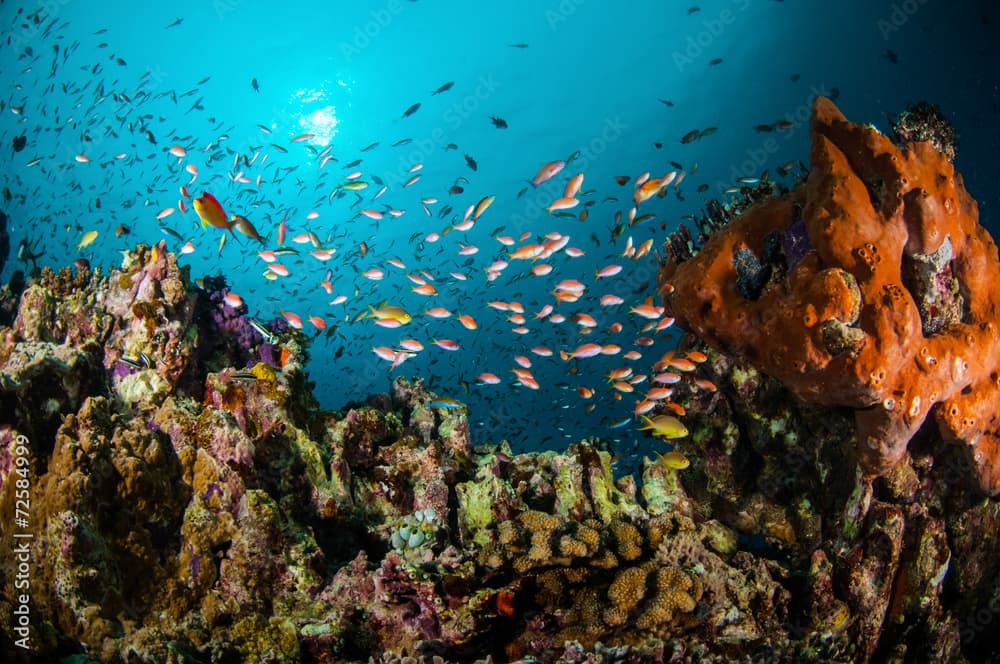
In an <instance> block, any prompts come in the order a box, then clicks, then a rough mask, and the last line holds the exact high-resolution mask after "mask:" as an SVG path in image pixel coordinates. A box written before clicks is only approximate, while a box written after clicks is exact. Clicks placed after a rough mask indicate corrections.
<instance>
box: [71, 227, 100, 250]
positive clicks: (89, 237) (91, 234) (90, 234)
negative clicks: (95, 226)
mask: <svg viewBox="0 0 1000 664" xmlns="http://www.w3.org/2000/svg"><path fill="white" fill-rule="evenodd" d="M96 239H97V231H87V232H86V233H84V234H83V236H82V237H81V238H80V242H79V243H77V245H76V249H77V251H79V250H80V249H84V248H86V247H89V246H90V245H91V244H93V242H94V240H96Z"/></svg>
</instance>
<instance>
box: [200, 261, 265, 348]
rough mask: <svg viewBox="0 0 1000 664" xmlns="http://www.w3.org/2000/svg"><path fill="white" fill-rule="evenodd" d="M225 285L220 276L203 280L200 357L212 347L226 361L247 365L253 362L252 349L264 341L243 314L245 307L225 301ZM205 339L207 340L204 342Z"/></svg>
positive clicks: (226, 291)
mask: <svg viewBox="0 0 1000 664" xmlns="http://www.w3.org/2000/svg"><path fill="white" fill-rule="evenodd" d="M227 293H229V287H228V286H227V285H226V282H225V280H224V279H223V278H222V277H207V278H206V279H205V304H207V307H206V310H207V311H206V314H207V315H206V316H204V317H203V319H202V320H203V321H205V323H206V324H205V325H203V327H202V329H201V334H200V337H201V339H202V342H203V343H202V353H203V357H207V356H208V355H210V354H211V353H212V352H213V351H214V350H220V351H221V352H222V353H223V354H225V355H226V357H227V359H228V360H229V362H228V363H229V364H232V365H235V366H247V365H249V364H255V363H256V362H257V352H256V350H255V349H256V348H257V347H258V346H259V345H260V344H261V343H262V342H263V341H264V338H263V337H262V336H261V334H260V332H258V331H257V330H256V329H255V328H254V326H253V325H252V324H251V323H250V319H249V318H248V317H247V315H246V313H247V307H246V305H245V304H241V305H240V306H239V307H232V306H230V305H229V304H228V303H227V302H226V301H225V297H226V294H227ZM205 342H208V343H205Z"/></svg>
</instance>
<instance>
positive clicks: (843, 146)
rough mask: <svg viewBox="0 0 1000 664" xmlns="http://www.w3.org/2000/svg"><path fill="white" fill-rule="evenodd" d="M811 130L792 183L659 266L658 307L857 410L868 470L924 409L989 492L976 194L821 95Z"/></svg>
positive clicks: (994, 266)
mask: <svg viewBox="0 0 1000 664" xmlns="http://www.w3.org/2000/svg"><path fill="white" fill-rule="evenodd" d="M811 132H812V133H811V136H812V151H811V155H810V159H811V162H812V170H811V172H810V174H809V176H808V178H807V180H806V181H805V182H804V183H803V184H801V185H799V186H797V187H796V188H795V189H793V190H792V191H791V192H789V193H788V195H785V196H782V197H777V198H771V199H769V200H767V201H765V202H763V203H761V204H760V205H758V206H756V207H753V208H751V209H749V210H747V211H746V212H745V213H744V214H742V215H741V216H739V217H738V218H736V219H735V220H734V221H732V223H730V224H728V225H726V226H724V227H723V228H721V229H720V230H718V231H717V232H716V233H714V234H713V236H712V237H711V238H710V239H709V241H708V242H707V243H706V244H705V246H704V247H703V248H702V249H701V250H700V251H699V252H698V253H697V255H694V256H693V257H691V258H687V259H686V260H685V258H686V256H684V255H674V257H672V258H670V259H669V260H668V261H667V262H666V263H665V264H664V265H663V267H662V268H661V272H660V284H661V292H662V294H663V296H664V300H665V302H666V305H667V308H668V310H669V313H670V315H672V316H674V317H675V318H676V319H677V321H678V323H679V324H680V325H681V326H683V327H685V328H687V329H689V330H691V331H693V332H695V333H696V334H697V335H698V336H699V337H701V338H702V339H703V340H705V341H706V342H708V343H709V344H711V345H712V346H714V347H716V348H718V349H721V350H722V351H724V352H730V353H736V354H738V355H741V356H743V357H745V358H747V359H748V360H749V361H750V362H752V363H753V364H754V365H755V366H757V367H758V368H760V369H761V370H762V371H764V372H765V373H767V374H770V375H772V376H774V377H776V378H778V379H779V380H781V381H782V382H783V383H784V384H785V385H786V386H787V387H788V388H789V389H790V390H791V391H792V392H793V393H794V394H795V395H796V396H798V397H799V398H800V399H802V400H804V401H806V402H810V403H817V404H823V405H829V406H846V407H849V408H852V409H854V415H855V421H856V425H857V443H858V444H857V449H858V454H859V457H860V460H861V463H862V466H863V468H864V469H865V471H866V472H867V473H868V474H869V475H871V476H877V475H883V474H885V473H886V472H888V471H889V470H891V469H892V468H893V467H895V466H896V465H897V464H898V463H899V462H900V460H901V459H902V458H903V457H904V456H905V454H906V451H907V445H908V443H909V441H910V439H911V438H912V437H913V435H914V434H915V433H916V431H917V430H918V429H919V428H920V426H921V425H922V424H923V423H924V421H925V419H926V417H927V415H928V414H929V413H931V412H932V411H933V414H934V417H935V419H936V421H937V424H938V427H939V428H940V430H941V434H942V437H943V438H945V439H946V440H950V441H952V442H956V443H961V444H962V445H963V446H964V447H965V449H966V451H967V454H968V456H969V458H970V461H971V465H972V467H973V469H974V476H975V480H976V482H977V484H978V486H979V488H980V489H981V490H982V491H983V492H985V493H987V494H989V495H996V494H998V493H1000V420H998V419H997V418H998V416H997V414H996V408H995V404H996V403H997V402H998V398H1000V377H998V364H1000V337H998V334H997V333H998V327H1000V311H998V309H997V305H996V299H997V294H996V292H995V289H996V284H997V283H1000V262H998V260H997V247H996V245H995V244H994V242H993V240H992V238H991V237H990V236H989V234H988V233H987V232H986V230H985V229H984V228H983V227H982V226H980V225H979V222H978V216H979V213H978V208H977V206H976V202H975V201H974V200H973V199H972V197H971V196H970V195H969V194H968V192H967V191H966V190H965V187H964V185H963V180H962V177H961V175H959V174H958V173H956V172H955V170H954V167H953V166H952V164H951V163H950V161H949V160H948V158H947V157H946V156H945V155H942V154H941V153H940V152H938V151H937V150H935V149H934V147H933V145H931V144H930V143H925V142H924V143H913V144H911V145H907V146H904V147H902V148H900V147H897V146H896V145H894V144H893V143H892V141H891V140H890V139H889V138H888V137H886V136H883V135H881V134H879V133H878V132H877V131H876V130H875V129H873V128H870V127H867V126H864V125H859V124H853V123H850V122H848V121H847V120H846V119H845V118H844V116H843V115H842V114H841V113H840V112H839V111H838V110H837V108H836V107H835V106H834V105H833V103H832V102H831V101H830V100H828V99H826V98H823V97H819V98H817V99H816V101H815V104H814V108H813V117H812V127H811ZM799 219H801V221H802V222H803V223H804V225H805V231H806V234H807V236H808V242H809V246H810V247H811V248H810V250H809V251H808V252H806V253H805V255H803V256H802V257H801V259H800V260H798V262H797V263H796V264H794V265H792V264H791V263H790V261H789V258H790V256H788V255H784V252H783V251H782V250H781V246H782V244H785V245H788V244H789V243H787V242H785V243H783V242H782V241H783V240H784V239H785V238H786V236H787V235H789V234H790V233H792V232H793V229H794V228H795V224H796V223H797V221H798V220H799ZM796 232H798V233H800V232H801V229H799V231H796ZM797 239H798V240H801V238H797ZM797 244H799V245H800V244H801V242H797ZM796 253H798V250H797V251H796ZM750 255H752V256H753V258H754V260H753V261H749V260H748V256H750ZM796 258H798V256H796ZM749 263H755V264H760V265H761V266H763V267H762V268H761V269H762V270H763V269H765V268H766V269H767V272H766V280H765V282H764V283H757V280H755V278H756V277H759V276H761V275H762V274H765V273H764V272H761V271H760V270H758V271H752V270H748V269H747V267H746V266H747V265H748V264H749ZM750 272H753V274H750Z"/></svg>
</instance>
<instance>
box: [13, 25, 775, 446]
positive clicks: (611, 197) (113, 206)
mask: <svg viewBox="0 0 1000 664" xmlns="http://www.w3.org/2000/svg"><path fill="white" fill-rule="evenodd" d="M18 25H23V26H27V27H29V28H32V29H35V30H36V31H37V32H38V34H39V36H40V37H41V39H40V40H36V41H35V42H34V43H33V45H31V46H25V47H23V48H22V49H21V50H20V52H19V53H18V60H17V63H18V66H19V67H20V69H21V70H20V72H19V77H20V79H21V80H33V81H34V82H35V84H36V85H37V88H36V91H35V93H33V94H30V95H29V90H28V89H27V87H25V88H24V89H19V90H18V91H17V92H14V93H11V94H10V95H9V96H8V99H5V100H2V101H0V112H3V113H6V114H14V115H15V116H16V123H15V125H14V127H15V128H14V132H13V133H12V132H11V131H10V130H7V129H6V127H7V126H8V125H7V124H5V125H4V127H5V134H4V136H3V138H4V140H10V139H11V138H14V134H21V133H26V134H27V136H28V139H29V140H28V147H29V149H28V150H27V151H26V152H25V153H24V154H23V155H17V156H16V159H17V163H16V166H17V168H18V169H22V170H23V171H26V172H28V173H30V174H31V177H33V178H35V179H36V180H37V179H38V178H39V177H40V178H41V180H42V181H43V182H44V183H45V184H44V186H43V185H37V186H36V187H35V188H34V190H33V191H32V190H31V189H30V187H29V186H28V185H26V184H25V182H23V181H22V180H21V177H22V176H21V175H20V173H19V174H17V175H15V176H14V178H13V180H12V181H11V182H10V185H9V186H10V188H11V189H14V190H15V191H19V192H21V193H19V194H17V195H16V196H15V198H20V201H15V203H16V202H21V203H22V204H23V205H24V206H25V207H24V209H27V208H29V207H30V205H31V201H39V200H42V198H43V197H45V194H44V193H43V192H44V191H45V190H46V189H48V188H51V189H52V190H56V191H59V190H67V189H68V190H69V191H71V192H72V194H73V195H72V196H67V197H65V198H62V199H56V200H51V198H49V199H46V205H47V207H46V209H45V210H44V215H45V216H46V217H47V218H48V219H50V220H51V221H50V222H49V223H51V224H52V227H53V231H52V238H53V243H61V244H62V245H63V246H65V247H66V250H65V251H66V255H67V256H76V255H79V254H81V253H83V254H85V255H90V256H93V257H96V258H100V257H105V256H112V255H114V253H115V252H117V251H120V250H122V249H124V248H127V247H130V246H132V245H134V244H136V243H139V242H145V243H149V244H153V243H156V242H158V241H160V240H161V239H166V241H167V247H168V249H170V250H172V251H175V252H177V253H178V254H181V255H182V256H184V257H186V260H187V261H189V264H190V265H191V267H192V276H199V275H207V274H213V273H215V272H220V271H221V272H222V273H223V274H224V275H225V277H226V278H227V280H228V283H229V284H230V285H231V292H230V293H229V294H228V295H227V296H226V298H225V303H226V305H228V306H233V307H236V308H240V307H246V310H247V312H248V315H250V314H252V315H254V316H255V317H256V318H257V319H260V320H268V319H272V318H281V319H283V320H284V321H285V323H286V324H287V325H288V326H289V327H291V328H294V329H299V330H303V331H305V332H307V333H309V334H311V335H313V336H314V341H313V347H312V351H311V352H312V356H313V364H312V365H311V366H310V367H308V369H309V370H310V372H311V373H312V374H313V377H314V378H317V379H319V380H321V381H322V380H323V379H326V380H327V381H329V382H334V383H337V384H338V385H339V386H341V387H343V386H344V385H345V384H347V385H348V386H349V387H350V392H349V393H345V394H344V395H343V401H346V400H348V399H350V398H353V399H359V398H364V396H365V392H364V390H365V389H369V388H373V391H384V390H385V388H386V383H385V382H383V381H384V380H385V378H386V377H391V376H392V375H393V372H403V371H409V370H410V369H411V368H412V370H413V373H414V374H416V375H419V376H421V377H423V378H425V379H426V380H427V381H428V384H429V387H430V388H431V389H432V390H434V391H435V392H437V393H438V394H440V395H442V401H441V403H451V402H450V401H448V400H449V399H458V400H460V401H462V402H465V403H468V404H470V407H471V413H470V420H471V421H472V422H473V423H474V425H475V426H477V427H479V429H480V432H479V433H480V435H481V436H482V438H481V439H484V438H493V437H497V438H498V437H501V436H502V437H507V438H510V439H511V440H512V442H514V443H515V444H516V443H518V442H520V443H522V444H524V443H526V442H527V441H529V440H530V439H531V437H532V436H533V435H535V434H536V432H537V431H539V430H540V428H539V427H541V426H542V425H543V424H546V422H545V420H548V422H549V423H554V424H555V425H556V428H557V429H558V430H559V431H560V432H562V433H563V434H564V436H565V437H566V438H571V437H578V434H579V428H574V425H575V424H576V423H577V422H586V421H596V422H599V428H598V430H596V431H593V432H592V433H593V435H601V436H608V437H614V436H619V435H621V434H620V431H621V430H623V429H627V430H631V432H632V434H633V435H639V436H640V437H641V436H642V435H643V434H636V432H638V431H648V432H649V433H650V434H651V435H653V436H656V437H658V438H663V439H670V438H676V437H679V436H683V435H686V433H687V430H686V428H685V427H684V425H683V424H682V422H681V421H680V420H679V419H678V418H680V417H683V415H684V412H683V408H681V407H680V406H679V405H678V404H676V403H674V402H672V401H671V396H672V393H673V387H672V386H673V385H674V384H676V383H677V382H678V381H680V380H682V379H688V380H691V381H692V382H695V381H697V382H695V384H696V385H697V386H698V388H699V389H705V390H714V389H715V386H714V385H712V384H711V383H709V382H708V381H705V380H702V379H696V378H695V372H696V369H697V366H698V364H699V363H700V362H702V361H704V359H705V358H704V356H703V355H701V354H700V353H697V352H691V353H686V354H678V353H675V351H674V350H673V347H674V346H675V344H676V335H674V334H673V332H674V331H673V330H672V329H671V325H672V323H673V320H672V319H671V318H669V317H668V316H666V314H665V312H664V309H663V307H662V306H660V305H659V304H658V302H657V301H656V299H655V298H654V297H653V294H654V293H655V273H656V267H657V264H658V258H657V252H656V243H657V242H658V241H660V240H661V239H662V238H663V237H664V236H665V233H666V230H667V223H668V222H667V220H668V218H669V216H672V215H675V214H676V212H671V211H670V207H669V201H671V200H672V199H674V198H676V199H678V200H684V199H683V189H682V183H684V182H689V181H690V180H691V179H693V176H694V175H695V174H696V172H697V164H696V163H695V162H694V161H693V160H692V161H691V165H690V166H688V167H684V166H683V165H682V164H681V163H679V162H676V161H670V162H667V163H666V164H658V165H657V166H656V170H654V171H650V172H643V173H638V174H628V175H619V176H617V177H613V178H608V177H606V176H605V177H602V178H600V179H599V180H598V179H596V176H594V175H592V174H591V173H588V172H587V170H588V169H587V168H578V166H579V165H580V164H581V163H582V162H586V161H587V160H586V159H581V158H580V157H581V154H580V151H579V150H578V151H575V152H574V153H572V154H569V155H551V154H548V155H545V154H541V155H538V156H537V160H536V161H537V164H538V167H537V170H535V171H534V172H527V173H501V174H500V175H501V176H502V177H503V178H505V181H507V182H508V183H509V188H510V191H495V190H494V191H489V190H481V189H480V188H479V187H477V185H476V182H475V180H476V178H477V177H478V175H479V172H480V170H481V169H483V170H486V169H492V172H493V173H494V174H496V173H497V169H501V168H502V165H501V164H491V163H490V162H491V160H490V159H489V158H488V157H484V156H482V155H480V157H479V158H478V159H477V158H476V157H474V156H472V154H474V153H475V152H476V150H475V145H474V144H470V145H463V146H462V148H461V149H459V147H458V145H456V144H454V143H449V144H448V145H446V146H443V147H440V148H438V149H436V150H434V151H431V152H430V153H421V154H420V155H419V156H420V159H421V160H420V161H413V162H412V163H411V162H410V161H407V160H406V155H407V154H409V153H407V152H406V149H407V146H408V145H409V144H410V143H411V142H412V141H413V137H412V136H406V137H403V138H400V139H398V140H396V141H395V142H392V143H391V144H388V143H389V142H388V141H381V140H376V141H372V142H368V143H366V145H365V147H363V148H360V149H356V148H355V149H351V147H350V146H349V144H348V146H347V147H345V148H343V149H341V147H340V144H339V141H337V140H333V142H330V143H325V142H324V141H321V140H318V137H317V136H316V134H315V133H313V132H311V131H305V132H303V131H302V128H303V127H302V126H300V125H296V124H293V123H291V122H288V123H287V124H282V123H281V122H279V121H265V122H260V123H257V124H256V126H244V125H238V124H235V123H230V122H227V121H226V120H225V119H223V118H219V117H215V116H213V115H212V114H211V106H212V104H213V99H212V97H211V94H210V93H209V92H207V91H203V87H204V86H206V84H207V83H208V82H209V80H210V79H211V77H210V76H206V77H204V78H202V79H201V80H199V81H198V82H197V83H196V84H194V85H193V86H192V87H191V88H189V89H187V90H178V89H174V88H172V87H167V86H166V85H164V84H161V83H160V82H158V81H156V80H154V77H153V76H152V74H151V72H150V70H149V69H147V70H146V71H144V72H143V73H141V74H139V75H138V76H135V75H134V73H133V72H131V70H130V69H129V68H128V65H127V64H123V63H124V61H123V60H121V58H116V57H115V56H114V54H113V53H112V54H111V56H112V57H111V58H109V60H110V63H111V64H105V63H104V61H103V60H102V61H98V62H96V63H95V62H93V61H88V60H86V59H84V58H83V56H78V55H77V52H78V50H79V49H80V47H81V42H80V41H79V40H70V39H68V38H64V32H65V31H66V29H67V27H68V25H69V24H68V22H67V21H60V19H59V17H47V16H45V15H44V12H43V10H41V9H38V10H36V11H35V12H34V13H21V12H19V15H18V17H17V18H15V19H14V21H13V25H12V27H17V26H18ZM174 25H177V24H176V23H175V24H174ZM174 25H171V26H168V28H170V27H174ZM103 32H104V30H99V31H97V32H96V33H95V34H94V35H93V36H92V40H93V42H94V44H89V45H87V46H88V48H96V49H97V50H98V51H99V52H101V51H104V50H105V49H108V48H110V46H109V45H108V43H107V42H105V41H103V40H104V39H105V37H104V36H103ZM67 42H69V43H67ZM518 48H520V46H519V47H518ZM84 50H86V49H84ZM68 67H80V68H81V69H83V70H85V71H86V72H87V73H88V75H87V77H86V78H83V79H80V80H66V81H63V82H58V81H59V77H58V76H57V72H58V71H59V70H60V69H61V68H62V69H65V68H68ZM107 68H113V70H112V71H108V70H107ZM130 74H131V75H130ZM32 77H33V78H32ZM264 83H265V81H264V79H260V82H259V81H258V78H257V77H254V78H253V90H254V92H255V93H256V92H259V90H260V88H261V87H262V86H263V85H264ZM247 85H249V77H248V83H247ZM453 85H454V86H456V88H460V87H461V85H462V84H461V82H454V81H449V82H446V83H443V84H440V85H437V86H436V87H434V86H428V95H427V97H426V98H425V99H423V100H421V101H419V102H413V103H410V104H409V105H407V104H405V103H403V104H401V105H400V107H401V108H405V110H403V111H402V112H401V113H400V112H399V111H397V112H396V113H395V119H394V120H393V122H394V123H395V124H394V126H396V127H398V128H399V131H401V132H409V131H412V132H413V133H415V134H416V135H418V136H419V131H420V130H419V127H415V126H411V125H413V124H414V123H416V122H418V120H417V119H411V118H419V117H420V115H422V114H418V112H419V111H421V110H423V113H424V114H426V113H427V112H428V110H427V109H428V108H429V107H432V105H433V104H436V103H439V101H438V100H440V99H443V98H446V97H447V96H448V93H449V91H450V90H451V89H452V86H453ZM193 97H196V99H192V98H193ZM660 101H661V102H663V103H667V102H664V100H660ZM265 120H266V119H265ZM482 120H483V122H484V124H486V123H492V125H493V127H495V128H497V129H503V130H505V131H514V130H513V129H510V128H509V125H508V122H507V121H506V120H502V119H501V118H498V117H496V116H492V115H490V114H489V112H488V111H487V110H484V111H483V117H482ZM498 121H499V122H498ZM501 123H502V124H501ZM512 124H513V123H512ZM51 127H59V128H60V130H61V131H63V132H64V133H63V136H62V137H61V139H60V143H61V145H60V147H58V148H55V147H53V150H54V151H53V152H52V153H48V154H46V153H45V151H44V150H42V149H40V148H39V147H37V146H38V145H41V141H36V140H35V139H34V138H33V137H37V136H41V135H42V134H44V133H45V132H48V131H49V128H51ZM716 130H717V128H715V127H710V128H707V129H702V130H694V131H692V132H689V133H688V134H686V135H685V136H684V137H683V138H682V140H681V141H679V145H681V146H684V145H686V144H688V143H692V142H695V141H700V140H701V139H703V138H705V137H707V136H709V135H711V134H713V133H715V132H716ZM236 136H241V137H245V138H243V139H240V140H237V139H236V138H234V137H236ZM383 142H384V143H386V145H382V143H383ZM33 143H35V144H36V145H32V144H33ZM31 148H34V150H36V151H37V152H35V151H33V150H32V149H31ZM676 149H677V150H678V151H680V152H681V154H686V155H687V156H688V158H690V155H691V154H692V153H690V152H687V153H685V152H683V151H684V150H689V148H686V147H678V148H676ZM452 152H454V154H451V153H452ZM386 153H389V156H388V157H387V158H386V159H384V160H383V161H381V162H379V161H377V160H376V158H375V156H377V155H379V154H383V155H385V154H386ZM390 161H394V162H395V161H399V162H405V166H404V167H402V168H397V169H384V168H379V167H378V166H371V167H370V166H369V163H374V164H384V163H389V162H390ZM431 171H433V172H434V173H435V174H440V173H442V172H446V173H448V175H447V176H446V177H445V178H443V179H442V178H441V177H439V176H437V175H433V176H432V175H428V173H430V172H431ZM765 177H766V175H765ZM26 179H27V178H26ZM701 190H702V189H701V188H699V191H701ZM515 191H516V193H515ZM598 192H600V193H598ZM102 201H103V207H102ZM81 206H82V207H84V208H87V209H86V210H85V211H84V210H80V207H81ZM84 212H86V213H89V214H85V213H84ZM41 213H42V211H37V212H36V216H41ZM81 220H90V223H88V224H87V225H84V224H83V222H82V221H81ZM31 224H34V225H40V224H41V221H40V220H39V219H34V220H33V221H31V222H29V225H31ZM671 225H672V226H674V225H676V224H675V223H674V224H671ZM227 239H228V243H227ZM407 363H409V364H407ZM404 364H407V366H405V367H404V366H403V365H404ZM338 376H340V378H338ZM343 376H351V377H352V381H351V382H347V381H344V379H343ZM685 377H686V378H685ZM366 381H368V382H366ZM456 403H457V402H456ZM324 405H325V406H327V407H339V406H340V405H341V403H327V404H324ZM442 407H444V406H442ZM588 417H589V418H591V419H590V420H587V418H588ZM567 423H572V424H567ZM475 433H476V431H475V430H474V434H475ZM518 436H521V437H522V438H523V439H522V440H520V441H518V440H517V437H518ZM551 437H552V436H551V435H549V436H548V437H547V438H542V440H541V441H538V440H535V441H532V444H533V445H536V446H537V445H542V446H544V445H545V444H546V441H547V440H548V438H551ZM493 439H496V438H493ZM561 442H562V441H559V444H561Z"/></svg>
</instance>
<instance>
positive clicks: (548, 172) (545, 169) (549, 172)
mask: <svg viewBox="0 0 1000 664" xmlns="http://www.w3.org/2000/svg"><path fill="white" fill-rule="evenodd" d="M565 167H566V162H565V161H562V160H561V159H560V160H557V161H550V162H548V163H546V164H542V167H541V168H539V169H538V173H536V174H535V177H534V178H532V179H531V180H530V182H531V185H532V186H533V187H537V186H538V185H540V184H542V183H543V182H545V181H547V180H550V179H552V178H553V177H555V176H556V175H557V174H558V173H559V171H561V170H562V169H564V168H565Z"/></svg>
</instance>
